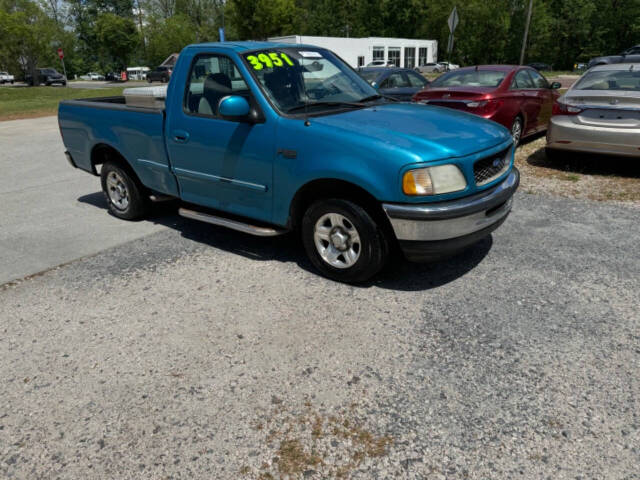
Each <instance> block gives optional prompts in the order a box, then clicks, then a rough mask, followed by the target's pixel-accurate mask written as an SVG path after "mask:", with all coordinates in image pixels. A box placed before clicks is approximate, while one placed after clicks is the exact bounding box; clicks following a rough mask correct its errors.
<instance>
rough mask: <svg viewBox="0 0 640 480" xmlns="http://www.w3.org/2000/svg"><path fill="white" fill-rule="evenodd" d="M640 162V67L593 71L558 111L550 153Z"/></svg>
mask: <svg viewBox="0 0 640 480" xmlns="http://www.w3.org/2000/svg"><path fill="white" fill-rule="evenodd" d="M559 150H571V151H578V152H592V153H604V154H610V155H623V156H629V157H640V63H626V64H614V65H601V66H598V67H593V68H592V69H590V70H588V71H587V72H586V73H585V74H584V75H583V76H582V77H581V78H580V79H579V80H578V81H577V82H576V83H575V84H574V85H573V86H572V87H571V88H570V89H569V90H568V91H567V92H566V93H565V94H564V95H563V96H561V97H560V98H558V101H557V102H556V104H555V105H554V106H553V116H552V117H551V121H550V122H549V127H548V130H547V153H548V154H549V156H550V157H553V156H554V155H557V153H558V151H559Z"/></svg>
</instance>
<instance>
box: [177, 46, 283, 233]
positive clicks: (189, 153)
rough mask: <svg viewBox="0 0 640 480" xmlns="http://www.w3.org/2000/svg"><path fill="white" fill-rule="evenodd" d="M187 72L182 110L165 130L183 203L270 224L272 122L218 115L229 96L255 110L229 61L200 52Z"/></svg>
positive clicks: (251, 96) (234, 67)
mask: <svg viewBox="0 0 640 480" xmlns="http://www.w3.org/2000/svg"><path fill="white" fill-rule="evenodd" d="M189 68H190V70H189V73H188V75H187V78H186V82H185V87H184V90H183V91H181V89H180V88H176V89H175V90H173V92H174V94H176V95H182V96H183V97H182V108H173V110H172V111H171V114H170V115H168V118H167V130H166V135H167V149H168V152H169V158H170V159H171V164H172V168H173V170H174V173H175V175H176V178H177V179H178V183H179V185H180V195H181V197H182V199H183V200H185V201H187V202H192V203H195V204H199V205H204V206H207V207H212V208H216V209H219V210H223V211H226V212H230V213H234V214H238V215H243V216H247V217H251V218H255V219H259V220H264V221H270V220H271V210H272V176H273V175H272V171H273V159H274V154H275V152H274V148H275V147H274V145H275V124H274V122H273V121H272V122H269V121H265V122H263V123H247V122H239V121H230V120H224V119H222V118H220V117H219V116H218V113H217V109H218V102H219V101H220V100H221V99H222V98H223V97H226V96H228V95H241V96H243V97H245V98H246V99H247V101H248V102H249V104H250V105H255V106H256V108H257V103H256V102H255V99H254V97H253V93H252V92H251V90H250V88H249V87H248V84H247V82H246V81H245V79H244V78H243V76H242V75H241V73H240V71H239V70H238V68H237V66H236V65H235V63H234V61H233V59H231V58H230V57H228V56H226V55H224V54H220V53H205V54H198V55H196V56H195V57H194V58H193V61H192V62H191V65H190V67H189ZM176 80H178V79H176ZM174 101H175V100H174Z"/></svg>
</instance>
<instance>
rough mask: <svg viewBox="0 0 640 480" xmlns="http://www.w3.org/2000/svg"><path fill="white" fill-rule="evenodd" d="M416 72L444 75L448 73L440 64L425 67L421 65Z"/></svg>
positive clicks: (429, 64) (430, 64)
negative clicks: (443, 73)
mask: <svg viewBox="0 0 640 480" xmlns="http://www.w3.org/2000/svg"><path fill="white" fill-rule="evenodd" d="M415 71H416V72H419V73H442V72H446V67H445V66H444V65H442V64H440V63H432V62H431V63H425V64H424V65H419V66H417V67H416V68H415Z"/></svg>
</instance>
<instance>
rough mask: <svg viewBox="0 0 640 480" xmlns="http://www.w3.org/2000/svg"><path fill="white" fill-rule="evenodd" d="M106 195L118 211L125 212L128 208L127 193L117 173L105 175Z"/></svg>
mask: <svg viewBox="0 0 640 480" xmlns="http://www.w3.org/2000/svg"><path fill="white" fill-rule="evenodd" d="M107 194H108V195H109V200H111V203H113V205H114V206H115V207H116V208H117V209H118V210H126V209H127V207H128V206H129V191H128V190H127V186H126V185H125V183H124V180H123V178H122V177H121V176H120V175H119V174H118V173H117V172H109V175H107Z"/></svg>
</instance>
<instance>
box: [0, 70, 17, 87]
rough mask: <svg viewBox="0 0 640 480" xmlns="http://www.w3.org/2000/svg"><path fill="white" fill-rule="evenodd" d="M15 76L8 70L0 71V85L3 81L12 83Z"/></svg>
mask: <svg viewBox="0 0 640 480" xmlns="http://www.w3.org/2000/svg"><path fill="white" fill-rule="evenodd" d="M13 82H15V78H13V75H11V74H10V73H9V72H0V85H2V84H5V83H13Z"/></svg>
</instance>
